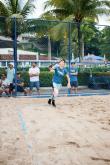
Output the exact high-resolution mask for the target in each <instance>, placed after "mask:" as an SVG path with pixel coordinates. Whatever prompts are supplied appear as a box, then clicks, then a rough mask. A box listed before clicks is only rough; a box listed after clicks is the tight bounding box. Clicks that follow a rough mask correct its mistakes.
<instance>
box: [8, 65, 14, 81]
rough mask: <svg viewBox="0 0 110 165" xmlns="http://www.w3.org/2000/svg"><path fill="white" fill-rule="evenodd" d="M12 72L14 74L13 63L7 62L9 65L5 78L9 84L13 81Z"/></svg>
mask: <svg viewBox="0 0 110 165" xmlns="http://www.w3.org/2000/svg"><path fill="white" fill-rule="evenodd" d="M14 74H15V70H14V64H13V63H9V67H8V69H7V79H8V81H9V82H10V84H11V83H13V80H14Z"/></svg>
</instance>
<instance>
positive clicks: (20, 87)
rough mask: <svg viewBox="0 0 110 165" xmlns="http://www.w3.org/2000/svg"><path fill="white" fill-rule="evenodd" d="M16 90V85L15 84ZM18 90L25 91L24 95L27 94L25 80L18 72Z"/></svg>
mask: <svg viewBox="0 0 110 165" xmlns="http://www.w3.org/2000/svg"><path fill="white" fill-rule="evenodd" d="M14 90H15V85H14ZM17 92H24V95H27V90H26V89H25V88H24V81H23V79H22V78H21V74H20V73H17Z"/></svg>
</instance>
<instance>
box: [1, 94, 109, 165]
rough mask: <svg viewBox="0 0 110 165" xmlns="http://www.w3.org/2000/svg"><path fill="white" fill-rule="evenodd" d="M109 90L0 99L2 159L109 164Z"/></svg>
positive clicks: (23, 163)
mask: <svg viewBox="0 0 110 165" xmlns="http://www.w3.org/2000/svg"><path fill="white" fill-rule="evenodd" d="M109 100H110V96H109V95H108V96H85V97H82V96H81V97H80V96H79V97H60V98H58V99H57V101H56V103H57V107H56V108H54V107H52V106H49V105H48V104H47V99H46V98H45V99H38V98H37V99H35V98H34V99H32V98H8V99H7V98H1V99H0V165H110V101H109Z"/></svg>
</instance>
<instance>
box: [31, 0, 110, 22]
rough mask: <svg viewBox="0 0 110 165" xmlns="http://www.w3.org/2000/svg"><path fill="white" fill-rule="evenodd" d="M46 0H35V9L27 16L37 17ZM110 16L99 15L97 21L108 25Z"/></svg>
mask: <svg viewBox="0 0 110 165" xmlns="http://www.w3.org/2000/svg"><path fill="white" fill-rule="evenodd" d="M46 1H47V0H36V1H35V6H36V9H35V11H34V12H33V13H32V14H31V15H30V16H29V18H38V17H39V16H40V15H41V14H42V13H43V12H44V3H45V2H46ZM108 20H110V17H109V18H108V17H107V16H100V17H99V23H98V24H100V25H110V21H108Z"/></svg>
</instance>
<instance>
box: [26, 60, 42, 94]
mask: <svg viewBox="0 0 110 165" xmlns="http://www.w3.org/2000/svg"><path fill="white" fill-rule="evenodd" d="M39 74H40V69H39V67H38V66H37V65H36V64H35V63H32V67H31V68H30V69H29V77H30V93H32V89H33V87H36V89H37V92H38V94H40V83H39Z"/></svg>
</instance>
